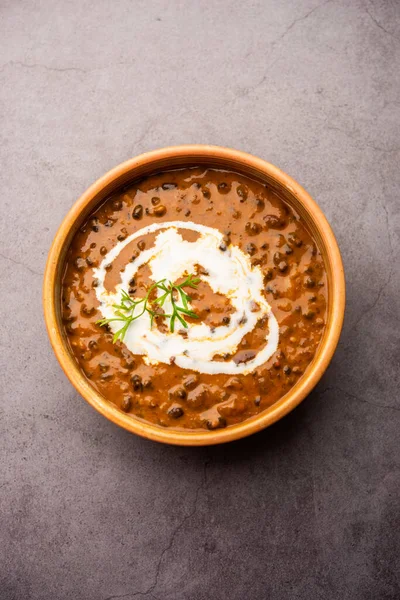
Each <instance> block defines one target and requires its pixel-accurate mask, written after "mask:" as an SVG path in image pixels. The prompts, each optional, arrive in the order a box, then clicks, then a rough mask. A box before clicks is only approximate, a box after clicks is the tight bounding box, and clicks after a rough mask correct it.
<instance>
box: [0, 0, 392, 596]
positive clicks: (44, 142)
mask: <svg viewBox="0 0 400 600" xmlns="http://www.w3.org/2000/svg"><path fill="white" fill-rule="evenodd" d="M0 12H1V25H0V28H1V31H0V45H1V67H0V114H1V116H0V136H1V149H0V157H1V170H0V182H1V221H0V231H1V235H0V252H1V257H0V268H1V270H0V277H1V286H0V306H1V313H2V318H1V321H0V326H1V335H0V344H1V354H0V356H1V359H0V360H1V370H0V390H1V395H2V402H1V411H2V415H1V437H0V448H1V472H0V502H1V504H0V512H1V540H0V561H1V567H0V598H1V600H30V599H34V600H67V599H68V600H69V599H71V600H111V599H116V598H125V599H126V600H132V599H133V598H144V599H150V598H155V599H158V600H203V599H204V600H210V599H211V600H225V599H229V600H264V599H268V600H287V599H302V600H313V599H321V600H322V599H323V600H325V599H326V600H332V599H340V600H347V599H349V600H350V599H351V600H353V599H356V600H358V599H360V600H361V599H362V600H364V599H371V600H381V599H386V600H389V599H393V600H394V599H396V600H398V599H399V598H400V564H399V557H400V540H399V492H400V469H399V466H400V452H399V450H400V412H399V411H400V399H399V395H400V394H399V383H400V382H399V359H400V354H399V347H400V342H399V325H400V315H399V311H400V305H399V295H400V286H399V267H398V257H399V253H398V251H399V236H398V233H399V190H400V165H399V159H400V141H399V140H400V94H399V92H400V2H399V1H398V0H354V1H353V0H328V1H327V2H322V3H319V2H318V0H298V1H290V2H283V1H280V0H268V1H261V0H259V1H258V2H257V1H246V2H239V1H238V0H231V1H229V0H223V1H219V2H217V1H214V0H202V1H201V2H199V1H194V0H193V1H186V2H184V1H182V2H179V1H177V0H169V1H168V0H158V1H149V0H147V1H145V0H143V1H132V2H129V1H127V0H114V1H111V0H109V1H106V0H101V1H84V0H69V1H68V2H67V1H66V2H61V1H58V2H54V1H50V0H41V1H40V0H37V1H36V2H34V1H30V0H26V1H23V0H8V1H7V0H2V1H1V2H0ZM179 143H213V144H220V145H226V146H232V147H235V148H239V149H242V150H246V151H249V152H252V153H254V154H256V155H259V156H261V157H263V158H265V159H267V160H269V161H271V162H273V163H275V164H277V165H278V166H280V167H281V168H283V169H284V170H286V171H287V172H288V173H290V174H291V175H292V176H293V177H295V178H296V179H298V180H299V181H300V182H301V183H302V184H303V185H304V186H305V187H306V188H307V189H308V190H309V191H310V193H311V194H312V195H313V196H314V197H315V198H316V199H317V201H318V202H319V204H320V205H321V207H322V208H323V210H324V211H325V213H326V214H327V216H328V218H329V220H330V221H331V223H332V225H333V228H334V230H335V232H336V235H337V238H338V241H339V244H340V247H341V250H342V253H343V257H344V262H345V268H346V275H347V284H348V305H347V316H346V323H345V328H344V332H343V335H342V338H341V342H340V345H339V348H338V351H337V353H336V355H335V358H334V360H333V362H332V365H331V367H330V369H329V371H328V372H327V373H326V375H325V376H324V378H323V380H322V381H321V383H320V384H319V385H318V387H317V389H316V390H315V391H314V392H313V393H312V394H311V395H310V397H309V398H308V399H307V400H306V401H305V402H304V403H303V404H302V405H301V406H300V407H299V408H298V409H297V410H296V411H295V412H294V413H292V414H291V415H290V416H288V417H287V418H285V419H284V420H283V421H282V422H280V423H279V424H277V425H276V426H274V427H272V428H271V429H270V430H268V431H265V432H263V433H261V434H259V435H257V436H254V437H252V438H250V439H247V440H245V441H242V442H240V443H236V444H231V445H228V446H225V447H217V448H211V449H180V448H173V447H163V446H161V445H157V444H155V443H150V442H146V441H145V440H142V439H139V438H137V437H135V436H133V435H130V434H128V433H126V432H124V431H122V430H120V429H118V428H117V427H116V426H114V425H112V424H111V423H109V422H107V421H106V420H105V419H104V418H103V417H101V416H100V415H98V414H97V413H96V412H95V411H94V410H93V409H91V408H90V407H89V405H87V404H86V403H85V402H84V401H83V400H82V399H81V398H79V397H78V396H77V394H76V393H75V392H74V390H73V388H72V387H71V385H70V384H69V382H68V381H67V379H66V378H65V376H64V375H63V373H62V371H61V369H60V367H59V365H58V363H57V362H56V359H55V357H54V356H53V353H52V351H51V349H50V346H49V343H48V340H47V336H46V332H45V329H44V324H43V319H42V308H41V285H42V273H43V269H44V265H45V260H46V254H47V251H48V248H49V246H50V243H51V240H52V238H53V236H54V234H55V232H56V229H57V227H58V225H59V224H60V222H61V219H62V218H63V216H64V215H65V213H66V212H67V210H68V209H69V208H70V206H71V205H72V203H73V202H74V201H75V199H76V198H77V197H78V196H79V195H80V194H81V193H82V192H83V191H84V190H85V189H86V187H87V186H88V185H89V184H91V183H92V182H93V181H94V180H95V179H96V178H97V177H98V176H100V175H102V174H103V173H104V172H105V171H107V170H108V169H110V168H111V167H113V166H114V165H116V164H118V163H119V162H121V161H123V160H125V159H127V158H129V157H132V156H134V155H136V154H138V153H140V152H143V151H145V150H150V149H153V148H157V147H161V146H166V145H169V144H179Z"/></svg>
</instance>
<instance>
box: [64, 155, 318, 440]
mask: <svg viewBox="0 0 400 600" xmlns="http://www.w3.org/2000/svg"><path fill="white" fill-rule="evenodd" d="M328 293H329V290H328V289H327V274H326V268H325V264H324V260H323V257H322V254H321V251H320V248H319V247H318V243H317V241H316V239H314V238H313V236H312V234H311V231H310V229H309V228H308V226H307V224H306V222H305V221H304V220H303V218H302V217H301V216H300V215H299V214H298V213H297V212H296V211H295V210H294V208H293V207H291V206H290V205H289V204H288V203H287V202H286V200H285V199H284V197H283V196H280V195H279V193H278V192H277V190H276V189H275V188H272V187H270V186H269V185H268V184H265V183H263V182H261V181H257V180H256V179H254V180H253V179H250V178H248V177H246V176H245V175H242V174H240V173H236V172H233V171H228V170H221V169H216V168H207V167H205V166H199V167H190V168H182V169H176V170H168V171H165V172H160V173H157V174H153V175H149V176H146V177H144V178H142V179H140V180H136V181H135V180H133V181H132V182H131V183H128V184H125V185H124V186H123V187H121V188H120V189H118V190H117V191H115V192H112V193H111V195H110V196H109V197H108V198H107V199H106V200H105V201H103V203H102V204H101V205H100V206H98V207H97V208H96V209H95V210H94V212H93V213H92V214H91V215H90V216H89V218H88V219H86V221H85V222H84V224H83V225H82V226H81V227H80V229H79V230H78V231H77V233H76V234H75V236H74V238H73V240H72V242H71V244H70V247H69V249H68V252H67V257H66V262H65V272H64V275H63V278H62V286H61V315H62V322H63V327H64V329H65V334H66V337H67V339H68V343H69V345H70V349H71V352H72V354H73V356H74V358H75V360H76V362H77V363H78V365H79V368H80V369H81V371H82V373H84V376H85V377H86V378H87V379H88V380H89V381H90V384H91V385H92V386H93V387H94V388H95V389H96V390H97V391H98V392H99V393H100V394H101V395H102V396H103V397H104V398H105V399H106V400H108V401H109V402H111V403H113V404H115V405H116V406H117V407H118V408H119V409H120V410H121V411H123V412H124V413H130V414H131V415H132V417H133V418H137V419H140V420H143V421H145V422H148V423H151V424H153V425H156V426H160V427H164V428H172V429H180V430H191V431H196V430H197V431H204V430H219V429H224V428H226V427H229V426H232V425H235V424H238V423H240V422H243V421H245V420H247V419H249V418H251V417H254V416H255V415H258V414H259V413H261V412H262V411H265V410H266V409H267V408H268V407H270V406H271V405H273V404H274V403H276V402H277V401H278V400H279V399H281V398H282V397H283V396H284V395H285V394H286V393H287V392H288V391H289V390H291V388H293V386H294V385H295V384H296V383H297V382H298V380H299V379H300V378H301V377H302V376H303V374H304V373H305V372H306V371H307V369H309V368H310V364H311V362H312V361H313V358H314V355H315V353H316V351H317V348H318V346H319V344H320V342H321V339H322V336H323V334H324V330H325V326H326V322H327V305H328Z"/></svg>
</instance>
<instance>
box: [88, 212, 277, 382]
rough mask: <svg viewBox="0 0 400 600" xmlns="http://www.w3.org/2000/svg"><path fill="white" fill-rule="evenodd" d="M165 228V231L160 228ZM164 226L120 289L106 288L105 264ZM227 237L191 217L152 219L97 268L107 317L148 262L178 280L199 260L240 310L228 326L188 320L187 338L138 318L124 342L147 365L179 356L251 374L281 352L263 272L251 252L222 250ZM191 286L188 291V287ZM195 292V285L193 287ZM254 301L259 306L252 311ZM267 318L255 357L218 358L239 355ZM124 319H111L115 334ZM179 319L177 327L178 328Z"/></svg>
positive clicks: (182, 361)
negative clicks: (186, 233) (185, 234)
mask: <svg viewBox="0 0 400 600" xmlns="http://www.w3.org/2000/svg"><path fill="white" fill-rule="evenodd" d="M178 229H189V230H191V231H196V232H198V233H199V234H200V237H199V238H198V239H197V240H196V241H195V242H187V241H185V240H183V238H182V236H181V235H180V234H179V233H178V231H177V230H178ZM161 230H162V231H161ZM156 231H160V233H159V234H158V235H157V237H156V239H155V243H154V245H153V246H152V247H151V248H149V249H148V250H144V251H143V252H141V253H140V255H139V257H138V258H137V259H136V260H135V261H134V262H132V263H128V264H127V265H126V266H125V270H124V271H123V273H122V276H121V283H120V284H119V285H118V286H117V288H116V290H115V293H109V292H107V290H106V289H105V288H104V280H105V276H106V269H105V267H106V266H107V265H109V264H111V263H112V262H113V261H114V260H115V259H116V257H117V256H118V255H119V253H120V252H121V250H122V249H123V248H125V246H127V245H128V244H130V243H131V242H133V241H134V240H135V239H137V238H138V237H143V236H145V235H147V234H150V233H154V232H156ZM222 241H223V236H222V234H221V232H220V231H218V230H217V229H214V228H212V227H206V226H205V225H200V224H197V223H191V222H187V221H170V222H167V223H153V224H152V225H149V226H148V227H143V228H142V229H140V230H139V231H137V232H136V233H133V234H132V235H130V236H128V237H127V238H126V239H125V240H124V241H122V242H119V243H118V244H117V245H116V246H115V247H114V248H113V249H112V250H110V252H109V253H108V254H107V255H106V256H105V257H104V260H103V261H102V263H101V265H100V267H99V268H97V269H94V270H93V271H94V277H95V278H96V279H97V280H98V282H99V284H98V286H97V287H96V295H97V298H98V300H99V302H100V310H101V313H102V315H103V316H104V317H105V318H112V317H115V312H114V308H113V306H112V305H113V304H119V303H120V300H121V290H127V289H128V287H129V281H130V280H131V279H132V277H134V275H135V273H136V272H137V270H138V269H139V267H141V266H142V265H145V264H147V265H148V266H149V268H150V271H151V278H152V279H153V280H154V281H159V280H160V279H164V278H165V279H168V280H171V281H176V280H177V279H178V278H179V277H182V276H184V275H185V274H189V273H193V272H194V269H195V265H201V266H202V267H203V268H204V269H205V271H207V272H208V275H200V277H201V279H202V280H204V281H206V282H207V283H208V284H209V286H210V287H211V289H212V290H213V291H214V292H215V293H219V294H223V295H224V296H226V297H227V298H229V300H230V302H231V304H232V306H233V307H234V308H235V312H234V313H232V314H231V315H230V317H231V318H230V323H229V325H223V326H220V327H217V328H215V330H214V331H213V332H212V331H211V330H210V328H209V327H208V326H207V325H205V324H204V323H201V324H196V323H194V324H192V323H190V324H188V326H189V327H188V329H187V333H188V335H187V337H182V336H181V335H179V334H178V333H177V332H176V331H175V332H174V333H171V332H170V331H168V332H167V333H162V332H160V331H159V330H158V329H157V328H156V327H155V326H153V328H151V327H150V318H149V316H148V315H147V314H144V315H143V316H142V317H140V318H139V319H137V320H135V321H133V322H132V323H131V325H130V326H129V329H128V331H127V333H126V335H125V338H124V343H125V345H126V346H127V348H128V349H129V350H130V351H131V352H132V353H133V354H140V355H143V356H144V360H145V362H147V363H148V364H158V363H166V364H169V363H170V359H171V357H175V364H177V365H178V366H179V367H181V368H183V369H190V370H193V371H198V372H200V373H208V374H211V375H215V374H218V373H224V374H229V375H232V374H239V373H243V374H246V373H250V372H251V371H254V369H256V368H257V367H259V366H261V365H262V364H264V363H265V362H266V361H267V360H268V359H269V358H270V356H272V354H273V353H274V352H275V351H276V349H277V347H278V341H279V327H278V323H277V321H276V318H275V316H274V315H273V313H272V310H271V307H270V305H269V304H268V302H267V301H266V300H265V298H264V297H263V295H262V293H261V290H262V288H263V276H262V272H261V270H260V268H259V267H252V266H251V263H250V260H249V258H248V256H246V255H245V254H244V253H243V252H242V251H241V250H240V249H239V248H238V247H236V246H232V245H231V246H229V248H228V249H227V250H226V251H225V252H223V251H221V250H220V248H219V246H220V244H221V242H222ZM187 291H188V290H187ZM188 293H190V290H189V291H188ZM254 302H256V303H257V304H258V305H259V306H260V310H259V311H257V312H252V310H251V309H252V308H253V307H254ZM170 308H171V307H170V305H168V303H167V302H166V303H165V304H164V309H165V312H167V313H168V312H169V311H170ZM264 316H267V317H268V335H267V336H266V342H267V343H266V345H265V346H264V348H263V349H262V350H260V352H258V354H257V355H256V356H255V357H254V359H252V360H250V361H248V362H246V363H240V364H236V363H235V362H234V361H233V360H230V361H226V362H222V361H216V360H213V358H214V356H215V355H221V354H225V353H228V354H234V353H235V352H236V351H237V348H238V346H239V344H240V342H241V340H242V338H243V337H244V336H245V335H246V334H247V333H249V332H250V331H252V330H253V329H254V327H255V326H256V324H257V322H258V320H259V319H261V318H262V317H264ZM121 326H122V324H121V323H120V322H118V321H114V322H111V323H110V327H111V330H112V331H113V332H114V333H115V332H116V331H118V329H120V328H121ZM179 328H180V327H179V323H178V322H176V329H179Z"/></svg>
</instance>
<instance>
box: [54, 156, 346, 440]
mask: <svg viewBox="0 0 400 600" xmlns="http://www.w3.org/2000/svg"><path fill="white" fill-rule="evenodd" d="M174 158H175V159H177V158H179V159H182V161H183V162H184V160H185V159H188V163H189V160H190V162H191V163H192V164H193V163H195V161H196V159H199V160H200V159H202V160H203V161H204V159H207V158H210V167H212V166H213V165H212V161H211V159H214V160H215V159H217V160H221V162H227V163H229V164H230V167H229V168H232V170H235V163H236V165H237V167H236V168H237V169H238V170H241V171H243V170H246V169H252V170H253V171H258V172H260V173H264V174H265V175H267V176H268V177H269V178H271V179H273V180H274V182H276V183H277V184H278V186H280V187H281V188H282V187H283V188H286V190H287V191H288V192H289V193H290V194H291V195H292V196H295V197H296V199H297V200H298V202H299V203H300V204H301V205H302V207H303V209H305V211H306V213H307V214H308V216H309V218H310V219H311V220H312V222H313V226H314V227H315V228H316V230H317V231H318V232H319V235H320V237H321V240H322V243H323V246H324V248H320V250H321V252H322V254H323V255H324V261H326V260H328V263H329V267H330V270H331V273H332V278H331V283H330V287H329V291H328V293H329V295H330V297H329V301H330V303H331V312H330V315H329V316H328V321H327V325H326V329H325V333H324V337H323V339H322V340H321V343H320V345H319V347H318V350H317V354H316V356H315V357H314V360H313V362H312V363H311V365H310V366H309V368H308V369H307V371H306V372H305V373H304V375H303V376H302V377H301V378H300V380H299V381H298V382H297V383H296V385H295V386H294V387H293V388H291V389H290V390H289V391H288V392H287V393H286V394H285V395H284V396H283V397H282V398H280V400H278V401H277V402H275V403H274V404H272V405H271V406H270V407H268V408H267V409H265V410H264V411H263V412H261V413H259V414H258V415H255V416H253V417H251V418H249V419H247V420H246V421H243V422H241V423H238V424H236V425H233V426H230V427H227V428H226V429H219V430H215V431H207V430H204V431H198V430H196V431H194V432H191V431H188V430H183V429H182V430H178V429H168V428H163V427H159V426H157V425H152V424H150V423H147V422H145V421H141V420H139V419H137V418H135V417H134V416H132V415H130V414H126V413H124V412H122V411H121V410H119V409H118V408H117V407H116V406H115V405H114V404H112V403H111V402H110V401H108V400H106V399H105V398H104V397H103V396H101V395H100V394H99V393H98V392H97V391H96V390H95V389H94V387H92V386H91V384H90V383H89V381H88V380H87V379H86V377H85V376H84V375H83V373H82V372H81V371H80V369H79V367H78V365H77V363H76V361H75V359H74V358H73V356H72V354H71V353H70V351H69V349H68V347H67V345H66V343H65V340H64V337H63V335H62V332H61V327H60V323H59V321H58V318H57V302H59V298H56V286H57V277H58V273H59V270H60V269H59V268H60V262H61V259H63V249H64V248H65V246H66V244H67V242H68V238H69V235H70V232H71V229H72V228H73V226H74V224H75V223H76V222H77V221H78V220H79V218H80V217H81V214H82V212H83V211H84V209H85V208H86V207H87V206H88V205H89V204H90V202H91V201H92V200H93V199H94V198H95V197H96V196H98V195H99V193H100V192H101V191H102V190H104V188H106V187H108V186H109V185H112V183H113V182H115V181H117V180H119V179H120V178H121V176H123V175H126V174H128V173H131V172H132V175H133V177H134V171H135V170H137V169H138V168H141V167H142V168H143V166H146V167H147V166H148V167H150V166H151V165H154V166H155V167H156V165H157V164H158V163H160V162H163V163H165V162H166V161H168V160H173V159H174ZM173 166H176V167H177V168H178V166H177V165H173ZM182 166H183V165H182ZM214 166H215V165H214ZM166 168H168V167H162V168H161V170H165V169H166ZM248 176H250V175H248ZM323 250H324V252H323ZM325 253H326V254H325ZM43 308H44V317H45V323H46V327H47V332H48V335H49V339H50V343H51V346H52V348H53V350H54V353H55V355H56V357H57V359H58V361H59V363H60V365H61V367H62V369H63V370H64V372H65V374H66V376H67V377H68V379H69V380H70V382H71V383H72V385H73V386H74V387H75V389H76V390H77V391H78V392H79V394H80V395H81V396H83V398H84V399H85V400H86V401H87V402H88V403H89V404H90V405H91V406H93V407H94V408H95V409H96V410H97V411H98V412H99V413H101V414H102V415H103V416H105V417H106V418H107V419H109V420H110V421H112V422H113V423H115V424H117V425H119V426H120V427H123V428H124V429H126V430H128V431H130V432H132V433H136V434H137V435H140V436H142V437H145V438H147V439H151V440H154V441H158V442H163V443H168V444H175V445H182V446H203V445H213V444H220V443H225V442H230V441H233V440H238V439H240V438H243V437H246V436H248V435H251V434H253V433H256V432H258V431H261V430H262V429H264V428H266V427H268V426H269V425H272V424H273V423H275V422H276V421H278V420H279V419H281V418H282V417H283V416H285V415H286V414H287V413H289V412H290V411H292V410H293V409H294V408H295V407H296V406H297V405H298V404H300V402H302V400H303V399H304V398H305V397H306V396H307V395H308V394H309V393H310V391H311V390H312V389H313V388H314V387H315V386H316V384H317V383H318V381H319V380H320V378H321V377H322V375H323V373H324V372H325V370H326V368H327V367H328V364H329V362H330V360H331V358H332V356H333V353H334V351H335V349H336V346H337V343H338V341H339V337H340V332H341V329H342V325H343V318H344V309H345V278H344V269H343V263H342V259H341V255H340V251H339V247H338V244H337V241H336V238H335V236H334V234H333V231H332V229H331V227H330V225H329V223H328V221H327V219H326V217H325V215H324V214H323V212H322V210H321V209H320V208H319V206H318V205H317V204H316V202H315V201H314V200H313V199H312V198H311V196H310V195H309V194H308V192H306V191H305V190H304V189H303V187H302V186H301V185H300V184H299V183H297V181H295V180H294V179H293V178H292V177H290V176H289V175H287V174H286V173H284V172H283V171H282V170H281V169H279V168H278V167H275V166H274V165H272V164H271V163H269V162H266V161H264V160H262V159H261V158H258V157H256V156H253V155H251V154H248V153H246V152H242V151H239V150H234V149H231V148H225V147H221V146H211V145H197V144H196V145H181V146H169V147H167V148H161V149H158V150H153V151H151V152H146V153H144V154H140V155H139V156H137V157H135V158H131V159H129V160H127V161H125V162H123V163H121V164H119V165H117V166H116V167H114V168H113V169H111V170H110V171H108V172H107V173H106V174H105V175H103V176H102V177H100V178H99V179H97V181H95V182H94V183H93V184H92V185H91V186H90V187H89V188H88V189H87V190H86V191H85V192H84V193H83V194H82V196H81V197H80V198H79V199H78V200H77V201H76V202H75V203H74V205H73V206H72V207H71V209H70V210H69V212H68V213H67V215H66V216H65V217H64V219H63V221H62V223H61V225H60V227H59V229H58V231H57V233H56V235H55V238H54V241H53V243H52V245H51V247H50V251H49V255H48V259H47V263H46V268H45V273H44V281H43Z"/></svg>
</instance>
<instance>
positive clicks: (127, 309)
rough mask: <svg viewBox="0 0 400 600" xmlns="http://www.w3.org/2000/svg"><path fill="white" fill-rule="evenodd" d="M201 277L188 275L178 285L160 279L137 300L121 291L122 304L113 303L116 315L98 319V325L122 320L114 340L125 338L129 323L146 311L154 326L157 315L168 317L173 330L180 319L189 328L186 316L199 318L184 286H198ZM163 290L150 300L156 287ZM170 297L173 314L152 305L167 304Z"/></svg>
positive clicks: (160, 305)
mask: <svg viewBox="0 0 400 600" xmlns="http://www.w3.org/2000/svg"><path fill="white" fill-rule="evenodd" d="M199 281H200V279H199V278H198V277H195V276H194V275H188V276H187V277H186V279H185V281H183V282H182V283H180V284H179V285H176V284H174V283H172V282H171V281H167V279H160V281H157V282H156V283H153V284H152V285H151V286H150V287H149V289H148V290H147V294H146V295H145V297H144V298H139V299H138V300H135V299H134V298H131V297H130V296H129V294H127V292H125V290H122V291H121V304H113V308H115V309H116V310H115V315H116V316H115V317H112V318H111V319H100V320H99V321H96V323H97V324H98V325H101V326H104V325H108V323H111V322H112V321H121V322H122V323H124V325H123V326H122V327H121V329H119V330H118V331H117V332H116V333H115V334H114V337H113V342H114V344H115V342H116V341H117V340H121V341H122V340H123V339H124V337H125V334H126V332H127V331H128V328H129V325H130V324H131V323H132V321H136V319H139V317H141V316H142V315H144V313H145V312H147V313H148V314H149V315H150V326H151V327H152V326H153V322H154V318H155V317H157V316H162V317H167V318H169V319H170V322H169V327H170V330H171V331H172V332H174V329H175V321H176V319H178V321H180V323H181V324H182V326H183V327H185V328H186V329H187V327H188V324H187V322H186V321H185V316H187V317H192V318H193V319H198V316H197V315H196V313H194V312H193V311H192V310H190V309H189V305H188V302H189V301H190V296H189V295H188V294H187V293H186V292H185V291H184V289H183V288H184V287H190V288H197V284H198V283H199ZM156 288H157V289H159V290H161V291H162V292H163V293H162V294H161V296H158V298H156V299H155V300H152V301H151V300H150V295H151V293H152V292H153V290H155V289H156ZM174 293H175V295H176V296H177V297H178V298H177V300H178V302H179V301H181V302H182V304H183V306H178V304H177V303H176V302H177V300H176V299H175V297H174ZM167 299H169V300H170V302H171V306H172V313H171V314H164V313H162V314H160V313H158V312H157V311H155V310H153V308H151V307H152V305H153V304H157V305H158V306H159V307H162V306H163V305H164V304H165V301H166V300H167ZM136 307H140V308H139V310H140V312H138V313H137V314H135V313H136Z"/></svg>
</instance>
